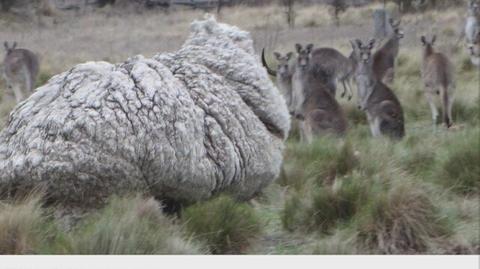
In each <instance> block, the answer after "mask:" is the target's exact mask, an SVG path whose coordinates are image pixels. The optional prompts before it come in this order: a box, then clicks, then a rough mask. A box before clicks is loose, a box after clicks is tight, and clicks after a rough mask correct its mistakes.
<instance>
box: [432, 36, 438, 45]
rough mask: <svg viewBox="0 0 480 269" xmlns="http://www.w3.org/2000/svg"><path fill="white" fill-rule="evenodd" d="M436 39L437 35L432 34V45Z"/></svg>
mask: <svg viewBox="0 0 480 269" xmlns="http://www.w3.org/2000/svg"><path fill="white" fill-rule="evenodd" d="M436 40H437V35H433V37H432V45H433V44H434V43H435V41H436Z"/></svg>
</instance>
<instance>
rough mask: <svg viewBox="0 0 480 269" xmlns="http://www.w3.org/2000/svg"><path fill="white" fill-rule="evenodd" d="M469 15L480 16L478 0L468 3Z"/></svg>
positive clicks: (471, 0)
mask: <svg viewBox="0 0 480 269" xmlns="http://www.w3.org/2000/svg"><path fill="white" fill-rule="evenodd" d="M468 14H469V15H470V16H478V15H480V3H479V1H478V0H470V1H469V2H468Z"/></svg>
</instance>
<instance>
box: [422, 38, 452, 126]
mask: <svg viewBox="0 0 480 269" xmlns="http://www.w3.org/2000/svg"><path fill="white" fill-rule="evenodd" d="M435 40H436V36H433V37H432V40H431V41H430V42H428V41H427V39H426V38H425V36H422V37H421V41H422V44H423V46H424V49H423V63H422V78H423V83H424V85H425V97H426V98H427V101H428V103H429V105H430V109H431V111H432V120H433V125H434V127H435V126H436V123H437V116H438V110H437V107H436V105H435V96H441V98H442V107H443V109H442V114H443V121H444V123H445V125H446V126H447V128H448V127H450V126H452V105H453V98H454V93H455V82H454V77H453V72H454V70H453V65H452V63H451V62H450V60H449V59H448V58H447V56H445V55H444V54H442V53H439V52H435V50H434V48H433V45H434V43H435Z"/></svg>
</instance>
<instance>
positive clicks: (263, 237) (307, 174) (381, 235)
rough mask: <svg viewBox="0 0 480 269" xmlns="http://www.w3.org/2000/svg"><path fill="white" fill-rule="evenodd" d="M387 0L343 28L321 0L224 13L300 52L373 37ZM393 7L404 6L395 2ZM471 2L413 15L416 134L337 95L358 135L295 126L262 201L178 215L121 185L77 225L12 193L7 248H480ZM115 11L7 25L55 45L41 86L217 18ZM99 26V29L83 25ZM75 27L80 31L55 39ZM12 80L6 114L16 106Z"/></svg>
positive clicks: (410, 66) (276, 44) (402, 75)
mask: <svg viewBox="0 0 480 269" xmlns="http://www.w3.org/2000/svg"><path fill="white" fill-rule="evenodd" d="M377 7H379V6H378V4H374V5H369V6H366V7H362V8H350V9H348V10H347V11H346V12H345V13H343V14H342V15H341V17H340V27H334V26H333V21H332V18H331V15H330V13H329V12H328V10H326V9H325V8H324V7H321V6H315V7H314V8H312V7H308V6H302V5H298V6H297V10H296V13H297V20H296V24H297V27H296V28H294V29H288V27H287V25H286V23H285V21H284V13H283V9H282V8H280V7H278V6H277V5H272V6H267V7H264V8H250V7H243V6H240V7H234V8H226V9H224V10H223V11H222V12H223V14H222V16H221V20H222V21H225V22H228V23H232V24H235V25H238V26H239V27H241V28H244V29H247V30H249V31H251V33H252V37H253V38H254V40H255V46H256V49H257V51H260V49H259V48H262V47H268V48H269V49H271V50H272V51H273V50H278V51H291V50H293V44H294V43H297V42H303V43H306V42H313V43H315V46H316V47H320V46H329V47H335V48H338V49H339V50H341V51H342V52H343V53H345V54H348V53H350V51H349V50H350V45H349V44H348V40H349V39H351V38H353V37H355V38H357V37H358V38H362V39H366V38H368V37H369V34H370V28H371V21H370V19H369V18H370V16H371V12H372V11H373V9H375V8H377ZM388 8H389V9H390V10H395V8H394V7H393V6H392V3H390V4H389V7H388ZM460 11H461V12H463V8H449V9H448V10H429V11H427V12H426V13H425V14H422V15H420V14H405V15H404V16H403V17H402V23H403V25H404V26H405V33H406V36H405V39H404V40H402V41H401V48H400V54H399V57H398V59H397V63H396V73H395V82H394V83H393V85H390V86H391V88H392V90H393V91H394V93H395V94H396V95H397V97H398V99H399V100H400V102H401V104H402V107H403V109H404V113H405V119H406V136H405V138H404V139H403V140H401V141H399V142H392V141H390V140H389V139H383V138H378V139H373V138H372V137H371V134H370V130H369V127H368V125H367V120H366V117H365V113H363V112H361V111H359V110H358V109H357V108H356V104H355V102H356V99H355V98H356V97H354V98H353V99H352V100H351V101H347V100H345V99H340V98H337V99H338V100H339V102H340V104H341V106H342V108H344V110H345V114H346V115H347V117H348V121H349V125H350V129H349V132H348V135H347V136H346V137H345V138H342V139H338V138H334V137H329V136H326V137H319V138H317V139H315V140H314V141H313V143H312V144H310V145H305V144H301V143H299V142H298V135H296V133H295V132H293V134H292V135H291V137H290V138H289V139H288V141H287V142H286V150H285V157H284V164H283V168H282V175H281V177H280V178H279V179H278V180H277V181H276V182H275V183H273V184H271V185H270V186H268V187H267V188H266V189H265V190H264V192H263V193H261V194H260V195H259V196H258V197H257V198H255V199H253V200H252V201H250V202H249V203H240V202H236V201H234V200H232V199H230V198H229V197H227V196H219V197H216V198H214V199H212V200H210V201H204V202H200V203H197V204H193V205H191V206H189V207H187V208H186V209H185V210H184V211H183V212H182V213H181V215H180V216H179V217H177V218H175V217H172V216H165V215H164V214H162V213H161V210H160V207H161V206H160V205H159V204H158V203H157V202H156V201H154V200H152V199H148V198H142V197H141V196H129V197H112V199H111V201H110V203H109V204H108V205H107V206H106V207H105V208H102V209H99V210H97V211H94V212H90V213H89V214H87V215H86V216H85V217H83V218H82V219H81V221H79V222H77V223H74V224H73V226H72V227H70V228H69V229H65V228H64V227H63V225H62V224H61V223H63V220H62V219H58V218H57V217H54V216H55V214H53V213H54V212H53V209H50V208H45V207H43V206H42V204H41V199H40V198H38V197H30V198H28V199H20V200H18V201H2V202H1V203H0V253H2V254H3V253H11V254H37V253H38V254H54V253H55V254H100V253H104V254H113V253H116V254H125V253H128V254H166V253H170V254H184V253H191V254H199V253H200V254H201V253H216V254H217V253H218V254H223V253H235V254H238V253H250V254H372V253H375V254H378V253H388V254H393V253H395V254H412V253H425V254H457V253H463V254H465V253H478V252H479V251H480V234H478V231H479V230H480V224H479V222H478V219H479V218H480V208H479V203H478V200H479V197H480V196H479V195H480V193H479V192H480V190H479V188H480V186H479V182H480V181H479V180H478V179H479V178H480V171H479V168H480V166H479V163H480V156H479V155H480V152H479V150H480V145H479V141H480V129H479V128H480V122H479V119H480V105H479V101H480V99H479V91H478V85H479V83H480V82H479V78H478V70H475V68H474V67H473V66H472V65H471V63H470V60H469V57H468V54H467V52H466V51H465V50H464V48H463V47H461V46H460V47H457V46H456V45H455V44H453V43H452V42H451V41H450V40H453V39H456V36H457V35H458V33H456V32H455V30H456V28H453V27H452V25H457V24H459V23H461V22H462V20H463V19H462V17H461V14H462V13H461V12H460ZM115 12H116V11H115V10H111V11H108V10H107V11H104V12H100V13H92V14H86V15H85V16H79V17H75V19H73V20H72V19H69V18H68V17H66V16H62V15H58V17H57V21H58V22H59V23H58V24H57V25H55V26H53V25H52V26H48V25H47V26H45V27H43V28H41V29H40V28H38V27H36V26H34V25H32V24H30V23H28V24H22V23H19V22H16V21H15V20H14V18H8V21H3V20H7V18H6V17H5V18H4V17H2V19H0V26H5V27H0V33H1V34H2V36H3V37H4V38H5V39H6V40H17V41H19V45H20V46H23V47H28V48H30V47H31V48H34V49H35V51H36V52H37V53H39V54H40V55H41V61H42V64H41V71H40V76H39V80H38V82H37V85H42V84H43V83H46V81H48V79H49V78H50V77H51V76H52V75H54V74H57V73H60V72H63V71H65V70H67V69H68V68H70V67H71V66H73V65H75V64H77V63H80V62H85V61H89V60H103V59H105V60H108V61H111V62H119V61H123V60H124V59H126V58H127V57H129V56H132V55H135V54H138V53H142V54H145V55H146V56H151V55H153V54H154V53H157V52H162V51H171V50H174V49H177V48H178V47H179V46H180V44H181V43H182V42H183V40H184V38H185V37H186V35H187V33H188V24H189V23H190V21H191V18H201V17H202V16H203V12H202V11H199V10H194V11H191V10H181V11H179V12H178V13H174V14H163V13H149V12H147V13H144V14H142V15H141V16H139V15H138V14H135V13H131V14H120V15H119V14H116V13H115ZM245 17H248V18H261V19H249V20H245ZM433 21H435V27H434V29H433V31H436V32H437V33H438V35H439V38H438V41H437V44H438V46H439V49H440V50H442V51H443V52H446V53H447V55H448V56H449V57H450V58H451V59H452V61H453V63H454V65H455V69H456V74H455V75H456V81H457V93H456V95H455V103H454V106H453V120H454V123H455V125H454V128H452V129H450V130H447V129H445V128H443V127H441V126H438V127H437V129H436V130H435V131H434V130H433V127H432V123H431V115H430V109H429V107H428V105H427V103H426V100H425V98H424V96H423V92H422V91H423V84H422V80H421V76H420V65H421V45H420V43H419V39H418V38H419V36H420V35H422V34H426V33H430V31H431V30H432V29H431V27H430V26H431V25H432V22H433ZM127 22H128V23H127ZM87 28H88V29H91V31H87V32H85V31H82V29H87ZM39 29H40V30H41V31H40V30H39ZM19 30H21V31H19ZM67 31H68V32H69V36H68V38H63V39H56V38H55V37H57V36H62V35H63V34H64V33H65V32H67ZM132 36H134V37H135V38H132ZM65 48H68V50H66V49H65ZM268 58H269V59H273V58H272V57H271V56H270V57H268ZM2 83H3V81H2V80H0V126H3V124H4V122H5V120H6V117H7V115H8V113H9V112H10V111H11V110H12V108H13V106H14V104H13V102H11V99H10V98H11V96H10V94H7V92H6V91H5V86H4V85H3V84H2ZM354 93H355V92H354Z"/></svg>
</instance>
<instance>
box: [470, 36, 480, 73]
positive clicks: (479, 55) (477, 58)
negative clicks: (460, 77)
mask: <svg viewBox="0 0 480 269" xmlns="http://www.w3.org/2000/svg"><path fill="white" fill-rule="evenodd" d="M468 49H469V50H470V60H471V61H472V64H473V65H475V66H476V67H478V68H480V31H479V32H478V33H477V37H476V38H475V40H474V41H473V43H471V44H469V46H468Z"/></svg>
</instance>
